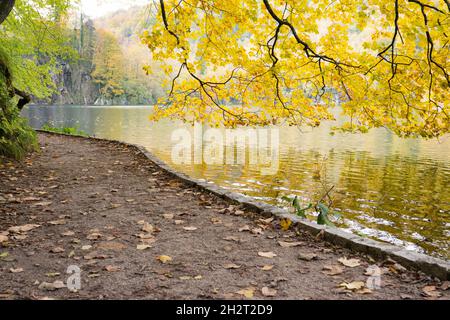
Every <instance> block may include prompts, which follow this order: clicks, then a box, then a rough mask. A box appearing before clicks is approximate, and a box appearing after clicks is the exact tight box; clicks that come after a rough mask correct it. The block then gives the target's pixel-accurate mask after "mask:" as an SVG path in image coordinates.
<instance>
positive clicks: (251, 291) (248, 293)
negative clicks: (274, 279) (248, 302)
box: [236, 288, 255, 299]
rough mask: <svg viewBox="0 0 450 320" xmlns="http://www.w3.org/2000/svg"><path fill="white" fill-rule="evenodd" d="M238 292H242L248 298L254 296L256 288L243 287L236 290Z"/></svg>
mask: <svg viewBox="0 0 450 320" xmlns="http://www.w3.org/2000/svg"><path fill="white" fill-rule="evenodd" d="M236 293H237V294H240V295H242V296H244V297H246V298H248V299H250V298H253V295H254V293H255V289H253V288H247V289H242V290H239V291H238V292H236Z"/></svg>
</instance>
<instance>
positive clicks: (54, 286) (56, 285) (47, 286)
mask: <svg viewBox="0 0 450 320" xmlns="http://www.w3.org/2000/svg"><path fill="white" fill-rule="evenodd" d="M65 287H66V285H65V284H64V282H62V281H59V280H57V281H55V282H53V283H48V282H42V283H41V284H40V285H39V289H41V290H47V291H55V290H58V289H62V288H65Z"/></svg>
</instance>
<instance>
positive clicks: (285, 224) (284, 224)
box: [280, 219, 292, 231]
mask: <svg viewBox="0 0 450 320" xmlns="http://www.w3.org/2000/svg"><path fill="white" fill-rule="evenodd" d="M291 226H292V220H290V219H281V220H280V227H281V230H283V231H288V230H289V228H290V227H291Z"/></svg>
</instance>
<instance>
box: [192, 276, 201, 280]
mask: <svg viewBox="0 0 450 320" xmlns="http://www.w3.org/2000/svg"><path fill="white" fill-rule="evenodd" d="M202 279H203V277H202V276H195V277H194V280H202Z"/></svg>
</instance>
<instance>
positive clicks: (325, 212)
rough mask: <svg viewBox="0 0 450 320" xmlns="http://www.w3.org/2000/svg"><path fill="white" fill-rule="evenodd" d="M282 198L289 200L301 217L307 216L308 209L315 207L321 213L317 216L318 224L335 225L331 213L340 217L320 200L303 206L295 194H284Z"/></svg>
mask: <svg viewBox="0 0 450 320" xmlns="http://www.w3.org/2000/svg"><path fill="white" fill-rule="evenodd" d="M281 199H282V200H284V201H287V202H289V203H290V205H292V207H293V208H294V209H295V212H296V214H297V215H298V216H299V217H302V218H307V211H308V210H310V209H313V208H314V209H315V210H316V212H318V213H319V215H318V216H317V224H320V225H327V226H329V227H335V225H334V223H333V222H331V220H330V218H329V217H330V214H333V215H334V216H335V217H337V218H338V217H339V215H338V214H337V213H334V212H333V213H332V212H331V209H330V208H329V207H328V206H327V205H325V204H324V203H322V202H320V201H319V202H318V203H317V204H316V205H315V206H314V205H313V204H312V203H310V204H308V206H306V207H304V208H302V206H301V204H300V201H299V199H298V197H297V196H295V198H290V197H287V196H283V197H282V198H281Z"/></svg>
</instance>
